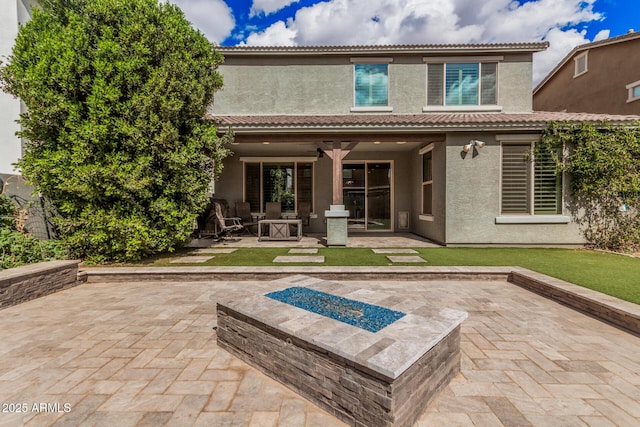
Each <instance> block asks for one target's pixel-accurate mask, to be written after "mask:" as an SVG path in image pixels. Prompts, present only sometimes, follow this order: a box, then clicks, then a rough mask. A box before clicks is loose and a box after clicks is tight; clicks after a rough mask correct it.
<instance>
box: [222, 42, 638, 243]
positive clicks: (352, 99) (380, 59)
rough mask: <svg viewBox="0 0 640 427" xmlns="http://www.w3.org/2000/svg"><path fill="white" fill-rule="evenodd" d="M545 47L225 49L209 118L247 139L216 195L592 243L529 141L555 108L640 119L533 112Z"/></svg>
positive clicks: (474, 234) (385, 223)
mask: <svg viewBox="0 0 640 427" xmlns="http://www.w3.org/2000/svg"><path fill="white" fill-rule="evenodd" d="M546 47H547V44H546V43H513V44H479V45H412V46H340V47H221V48H219V50H220V51H221V52H222V53H223V54H224V56H225V63H224V65H222V66H221V67H220V71H221V72H222V74H223V75H224V88H223V89H222V91H220V92H218V93H217V94H216V96H215V100H214V103H213V105H212V107H211V109H210V116H211V119H212V120H214V121H216V122H217V123H218V126H219V130H220V131H221V132H226V131H228V129H231V130H232V131H233V132H234V134H235V142H234V144H233V145H232V146H231V147H230V148H231V149H232V150H233V152H234V155H233V156H231V157H229V158H228V159H226V160H225V164H224V171H223V173H222V176H221V177H220V179H219V180H218V182H217V183H216V186H215V189H216V194H215V195H216V197H218V198H223V199H226V200H227V202H228V203H229V206H230V207H231V208H232V209H233V205H234V203H236V202H240V201H247V202H249V203H250V205H251V210H252V211H253V212H255V213H259V212H264V210H265V204H266V202H269V201H273V200H279V201H280V202H281V205H282V210H283V211H284V212H291V213H295V211H296V210H297V208H298V206H299V204H300V203H301V202H305V203H311V206H312V212H313V215H312V219H311V221H310V225H309V227H308V228H306V231H309V232H323V231H324V230H325V229H326V228H325V227H326V225H325V211H326V210H327V209H329V206H330V205H340V204H343V205H344V206H345V208H346V209H347V210H348V211H349V220H348V225H349V229H351V230H358V231H366V232H379V231H387V232H413V233H416V234H418V235H421V236H424V237H427V238H429V239H431V240H433V241H435V242H438V243H442V244H447V245H515V244H522V245H579V244H582V243H583V237H582V234H581V233H580V231H579V229H578V227H577V225H576V224H575V223H574V222H572V220H571V218H570V216H569V213H568V210H567V207H566V206H567V203H568V193H567V185H566V182H565V180H563V177H559V176H558V177H557V176H555V175H554V173H553V171H552V168H551V165H550V164H549V162H548V161H545V160H544V159H538V161H536V162H533V161H531V160H532V159H531V158H530V156H529V153H530V150H531V148H532V146H533V144H535V143H536V141H537V140H538V139H539V137H540V134H541V132H542V130H543V129H545V127H546V126H547V123H548V122H549V121H550V120H575V121H585V120H586V121H600V120H602V119H604V118H605V117H606V118H608V119H609V120H610V121H612V122H613V123H631V120H632V119H634V118H633V117H629V116H602V115H594V114H571V113H550V112H532V95H531V81H532V57H533V54H534V53H536V52H539V51H542V50H544V49H546ZM637 118H638V117H635V119H637ZM283 194H284V196H283ZM231 213H233V210H232V211H231Z"/></svg>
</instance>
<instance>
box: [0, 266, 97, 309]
mask: <svg viewBox="0 0 640 427" xmlns="http://www.w3.org/2000/svg"><path fill="white" fill-rule="evenodd" d="M79 264H80V261H77V260H73V261H47V262H39V263H37V264H29V265H23V266H21V267H15V268H10V269H7V270H2V271H0V309H3V308H7V307H11V306H13V305H16V304H20V303H22V302H25V301H29V300H32V299H35V298H39V297H42V296H45V295H49V294H52V293H54V292H58V291H61V290H63V289H68V288H71V287H73V286H76V285H78V284H80V283H83V282H86V281H87V274H86V273H84V272H78V265H79Z"/></svg>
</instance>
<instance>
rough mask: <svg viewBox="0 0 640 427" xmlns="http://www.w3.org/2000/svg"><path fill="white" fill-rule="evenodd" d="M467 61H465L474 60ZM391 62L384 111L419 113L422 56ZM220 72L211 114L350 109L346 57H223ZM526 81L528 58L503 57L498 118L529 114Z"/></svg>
mask: <svg viewBox="0 0 640 427" xmlns="http://www.w3.org/2000/svg"><path fill="white" fill-rule="evenodd" d="M473 58H475V59H471V60H470V61H473V60H477V58H478V57H477V56H474V57H473ZM392 59H393V62H391V63H390V65H389V106H390V107H392V108H393V113H400V114H420V113H422V111H423V110H422V109H423V107H424V106H425V105H426V65H425V64H424V61H423V56H422V55H419V56H396V57H393V58H392ZM220 72H221V73H222V75H223V77H224V87H223V89H222V90H221V91H219V92H217V93H216V95H215V99H214V102H213V105H212V107H211V108H210V112H212V113H215V114H350V110H351V108H352V107H353V106H354V99H353V64H352V63H351V62H350V57H348V56H344V57H342V56H338V57H319V56H317V57H298V56H296V57H268V58H264V57H237V56H228V57H227V58H226V59H225V63H224V64H223V65H222V66H221V67H220ZM531 76H532V71H531V54H513V55H505V56H504V60H503V61H502V62H500V65H499V70H498V104H499V105H501V106H502V107H503V111H504V112H529V111H531V79H532V77H531ZM354 114H358V113H354Z"/></svg>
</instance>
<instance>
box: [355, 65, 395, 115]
mask: <svg viewBox="0 0 640 427" xmlns="http://www.w3.org/2000/svg"><path fill="white" fill-rule="evenodd" d="M392 61H393V59H392V58H352V59H351V62H352V63H353V92H354V94H353V99H354V101H353V104H354V107H352V108H351V111H355V112H358V111H362V112H366V111H387V112H390V111H392V110H393V109H392V108H391V107H390V106H389V63H390V62H392Z"/></svg>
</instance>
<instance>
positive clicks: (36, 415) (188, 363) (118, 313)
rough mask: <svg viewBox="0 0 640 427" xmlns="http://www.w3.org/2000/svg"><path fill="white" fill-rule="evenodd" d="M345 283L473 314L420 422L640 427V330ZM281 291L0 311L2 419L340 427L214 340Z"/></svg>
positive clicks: (132, 293)
mask: <svg viewBox="0 0 640 427" xmlns="http://www.w3.org/2000/svg"><path fill="white" fill-rule="evenodd" d="M349 283H350V284H356V285H359V286H362V287H365V288H375V289H378V290H382V291H384V292H388V293H389V294H395V293H402V294H404V295H410V296H412V297H413V298H415V299H416V300H420V301H424V302H425V303H430V304H436V305H443V306H446V307H450V308H454V309H460V310H465V311H467V312H468V313H469V318H468V319H467V321H465V322H464V324H463V327H462V333H463V336H462V352H463V357H462V371H461V373H460V374H459V375H458V376H457V377H456V378H455V379H454V380H453V381H452V383H451V384H450V385H449V386H448V387H447V388H446V389H445V390H444V391H443V393H442V394H441V395H440V397H439V398H438V399H437V400H436V401H435V402H434V403H433V404H432V405H431V406H430V408H429V409H428V411H427V412H426V413H425V414H424V415H423V416H422V418H421V420H420V421H419V422H418V425H420V426H455V425H463V426H467V425H468V426H474V425H475V426H500V425H506V426H527V425H536V426H560V425H563V426H612V425H619V426H637V425H640V404H639V403H638V402H639V401H640V338H638V337H636V336H633V335H631V334H628V333H625V332H623V331H621V330H618V329H616V328H614V327H612V326H609V325H607V324H605V323H602V322H600V321H598V320H595V319H592V318H590V317H588V316H584V315H582V314H579V313H577V312H575V311H573V310H571V309H569V308H567V307H564V306H562V305H559V304H556V303H554V302H552V301H550V300H548V299H545V298H542V297H539V296H537V295H535V294H532V293H530V292H528V291H526V290H523V289H521V288H519V287H517V286H514V285H512V284H509V283H506V282H501V281H493V282H480V281H468V282H460V281H449V282H440V281H433V282H430V281H426V282H425V281H423V282H398V281H395V282H373V283H371V282H353V281H351V282H349ZM274 289H275V288H274V285H272V284H270V283H268V282H255V281H252V282H218V283H203V282H195V283H167V282H165V283H126V284H113V283H112V284H102V283H88V284H84V285H81V286H79V287H76V288H73V289H69V290H67V291H63V292H60V293H57V294H53V295H49V296H47V297H44V298H41V299H38V300H34V301H31V302H28V303H24V304H21V305H18V306H15V307H11V308H8V309H6V310H2V311H0V343H1V344H0V403H1V404H2V405H3V407H2V408H0V409H4V410H6V411H9V410H10V409H12V410H15V408H16V407H15V405H14V406H9V405H11V404H19V403H24V404H26V408H27V410H28V412H27V413H21V414H19V413H18V414H16V413H14V414H11V413H7V412H6V411H5V412H0V425H2V426H5V425H6V426H15V425H21V424H26V425H29V426H46V425H83V426H91V425H105V426H115V425H117V426H127V425H138V426H142V425H153V426H160V425H165V424H166V425H178V426H182V425H192V424H195V425H203V426H293V427H298V426H322V427H331V426H337V425H341V424H340V422H339V421H338V420H336V419H335V418H333V417H331V416H330V415H328V414H326V413H325V412H323V411H322V410H320V409H318V408H317V407H315V406H314V405H313V404H311V403H309V402H308V401H306V400H305V399H302V398H300V397H299V396H297V395H296V394H295V393H293V392H291V391H290V390H288V389H287V388H285V387H284V386H282V385H280V384H279V383H277V382H275V381H273V380H271V379H269V378H268V377H266V376H264V375H263V374H261V373H260V372H258V371H257V370H255V369H253V368H250V367H248V366H247V365H245V364H244V363H243V362H241V361H239V360H238V359H236V358H234V357H232V356H230V355H229V354H228V353H226V352H225V351H224V350H222V349H218V348H217V346H216V343H215V331H214V330H213V329H212V328H213V326H215V301H216V299H217V298H219V297H223V296H224V297H232V296H234V295H235V296H241V295H244V294H246V293H247V292H255V291H259V292H266V291H269V290H274ZM42 403H49V404H51V405H50V407H49V410H51V409H55V406H54V405H55V404H56V403H57V404H59V406H60V409H61V412H47V411H43V412H36V411H33V409H34V406H33V405H34V404H36V408H41V409H42V407H41V406H40V404H42ZM65 403H68V404H69V405H70V408H69V409H70V410H69V412H64V410H65V407H64V404H65Z"/></svg>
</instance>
